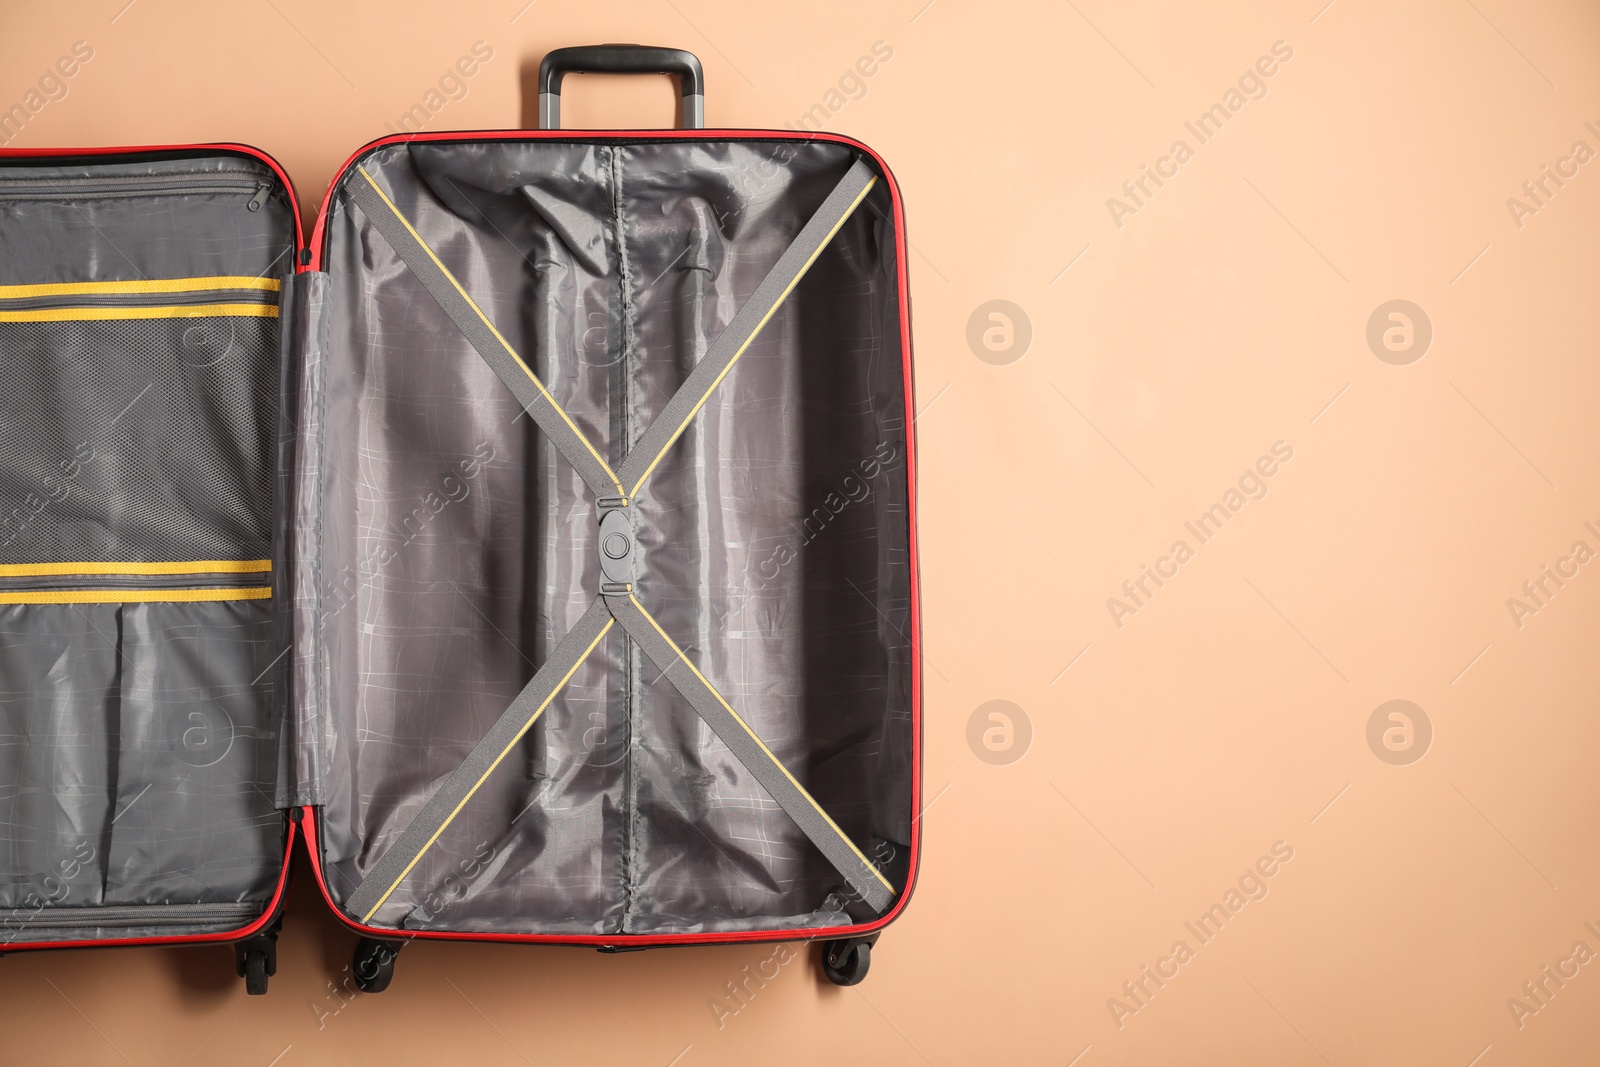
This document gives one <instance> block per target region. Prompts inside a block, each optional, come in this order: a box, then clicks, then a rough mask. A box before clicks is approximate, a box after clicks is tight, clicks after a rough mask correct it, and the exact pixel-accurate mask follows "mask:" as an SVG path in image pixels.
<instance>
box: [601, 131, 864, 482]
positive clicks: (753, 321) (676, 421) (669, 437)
mask: <svg viewBox="0 0 1600 1067" xmlns="http://www.w3.org/2000/svg"><path fill="white" fill-rule="evenodd" d="M876 180H877V179H876V178H874V177H873V175H872V170H871V168H870V167H868V166H867V165H866V163H864V162H862V161H861V160H859V159H858V160H856V162H855V163H854V164H853V165H852V166H851V167H850V170H849V171H847V172H846V173H845V176H844V177H843V178H841V179H840V180H839V184H838V185H836V186H834V187H833V192H831V193H829V194H828V198H827V199H826V200H824V201H823V202H822V206H821V207H819V208H817V210H816V213H815V214H813V215H812V216H811V218H810V219H809V220H808V221H807V222H806V224H805V226H804V227H803V228H802V229H801V230H800V233H799V234H798V235H796V237H795V239H794V240H793V241H792V242H791V243H790V244H789V246H788V247H787V248H785V249H784V251H783V255H781V256H779V257H778V262H776V263H774V264H773V265H772V269H771V270H769V271H768V272H767V275H766V277H764V278H762V279H761V284H760V285H758V286H756V291H755V292H753V293H751V294H750V298H749V299H748V300H746V301H745V302H744V303H743V304H741V305H740V306H739V310H738V312H737V313H736V314H735V315H734V316H733V319H732V321H730V322H729V323H728V325H727V326H726V327H725V328H724V329H723V331H722V333H721V334H719V335H718V337H717V339H716V341H715V343H713V344H712V346H711V348H710V350H709V351H707V352H706V354H705V355H703V356H701V357H700V360H699V362H697V363H696V364H695V367H694V370H693V371H691V372H690V374H689V377H688V378H686V379H685V380H684V383H683V385H681V386H680V387H679V388H678V391H677V392H675V393H673V394H672V399H671V400H669V401H667V404H666V406H665V407H664V408H662V409H661V414H659V415H657V416H656V418H655V421H654V422H652V423H651V424H650V428H649V429H648V430H646V431H645V432H644V436H642V437H640V438H639V440H638V441H637V442H635V444H634V445H633V447H632V448H631V449H630V450H629V452H628V457H627V458H626V459H625V460H623V461H622V469H621V470H620V471H618V472H617V474H618V475H619V477H621V479H622V485H623V488H624V489H625V490H626V491H627V492H628V493H630V494H632V493H637V492H638V491H639V488H640V487H641V485H642V483H643V481H644V479H645V478H646V477H647V475H648V473H649V471H650V470H651V468H652V467H653V466H654V465H655V464H656V462H657V460H659V459H660V458H661V454H662V453H663V452H665V451H666V450H667V449H669V448H671V447H672V444H673V442H674V441H676V440H677V439H678V435H679V434H681V433H682V432H683V431H684V430H685V429H687V428H688V422H689V419H690V418H691V417H692V416H693V414H694V412H695V411H697V410H698V409H699V406H700V405H701V403H703V402H704V401H705V400H706V399H707V397H708V395H709V393H710V391H711V390H712V389H713V388H714V387H715V384H716V381H717V379H718V378H719V377H720V376H721V375H722V374H724V373H726V371H727V370H728V367H729V366H730V365H731V364H732V363H733V361H734V360H735V359H737V358H738V356H739V354H740V353H741V352H743V351H744V349H745V347H746V345H748V344H749V342H750V341H751V339H752V338H753V337H754V336H755V334H756V332H757V331H758V330H760V329H761V327H762V325H763V324H764V323H765V322H766V320H767V316H768V315H770V314H772V312H773V309H774V308H776V307H777V306H778V305H779V303H780V302H782V300H783V298H784V297H785V296H787V295H788V294H789V290H790V289H791V288H792V287H793V286H794V284H795V283H796V282H797V281H799V279H800V278H802V277H803V276H804V274H805V271H806V270H807V268H808V267H809V266H810V264H811V260H812V259H813V258H814V257H815V256H816V255H817V253H818V251H819V250H820V249H821V248H822V246H823V245H825V244H826V243H827V242H828V241H829V240H830V239H831V238H832V237H833V232H834V230H836V229H838V227H839V225H840V224H841V223H842V222H843V221H844V220H845V218H847V217H848V215H849V213H850V212H851V211H852V210H853V209H854V207H855V204H856V201H857V200H859V199H860V197H861V194H862V193H863V192H865V191H866V189H867V187H868V186H869V185H871V184H872V182H874V181H876Z"/></svg>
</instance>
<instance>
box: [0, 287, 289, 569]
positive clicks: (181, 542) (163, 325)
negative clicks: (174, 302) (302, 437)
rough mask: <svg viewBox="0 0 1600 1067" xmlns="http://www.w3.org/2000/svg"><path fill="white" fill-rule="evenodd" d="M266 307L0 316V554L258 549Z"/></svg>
mask: <svg viewBox="0 0 1600 1067" xmlns="http://www.w3.org/2000/svg"><path fill="white" fill-rule="evenodd" d="M175 311H176V309H175ZM275 311H276V308H272V307H266V306H262V307H257V308H254V309H252V310H251V312H249V313H242V314H232V315H204V314H196V313H195V311H194V309H184V310H183V311H181V312H176V313H175V314H174V315H173V316H171V317H128V318H103V319H87V320H70V321H20V322H16V321H12V322H0V360H3V361H4V366H5V369H6V383H5V384H6V389H5V397H4V403H3V408H0V564H7V563H42V562H49V561H54V560H63V559H68V560H86V561H113V560H174V559H236V558H254V557H266V556H268V555H270V544H271V519H272V454H273V452H272V439H273V426H274V419H275V417H276V406H277V388H276V387H277V375H276V369H275V368H276V354H277V344H278V320H277V319H276V318H275V317H273V315H272V313H274V312H275Z"/></svg>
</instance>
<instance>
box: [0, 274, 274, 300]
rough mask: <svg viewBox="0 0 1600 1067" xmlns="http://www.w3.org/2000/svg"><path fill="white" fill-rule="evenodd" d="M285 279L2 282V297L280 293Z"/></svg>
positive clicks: (0, 292)
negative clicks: (231, 291)
mask: <svg viewBox="0 0 1600 1067" xmlns="http://www.w3.org/2000/svg"><path fill="white" fill-rule="evenodd" d="M282 287H283V283H281V282H280V281H278V279H276V278H246V277H240V276H236V275H231V274H230V275H224V276H222V277H217V278H155V279H148V278H147V279H140V280H138V281H131V282H46V283H44V284H40V285H0V300H13V299H20V298H22V297H29V296H93V295H96V294H100V293H200V292H204V291H205V290H207V289H259V290H261V291H262V292H264V293H276V292H278V291H279V290H280V289H282Z"/></svg>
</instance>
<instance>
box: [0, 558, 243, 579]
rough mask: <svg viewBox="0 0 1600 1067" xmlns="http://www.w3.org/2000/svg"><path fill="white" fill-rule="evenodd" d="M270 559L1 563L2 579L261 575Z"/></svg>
mask: <svg viewBox="0 0 1600 1067" xmlns="http://www.w3.org/2000/svg"><path fill="white" fill-rule="evenodd" d="M270 570H272V561H271V560H270V559H191V560H180V561H177V562H173V563H0V578H38V577H42V576H47V575H56V574H261V573H264V572H267V571H270Z"/></svg>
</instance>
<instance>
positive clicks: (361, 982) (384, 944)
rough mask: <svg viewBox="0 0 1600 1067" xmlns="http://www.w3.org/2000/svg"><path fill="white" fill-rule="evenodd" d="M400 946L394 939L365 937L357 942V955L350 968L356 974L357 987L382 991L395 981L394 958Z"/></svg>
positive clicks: (364, 989) (371, 991)
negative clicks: (384, 939)
mask: <svg viewBox="0 0 1600 1067" xmlns="http://www.w3.org/2000/svg"><path fill="white" fill-rule="evenodd" d="M399 954H400V946H399V945H398V944H396V943H395V942H393V941H379V940H377V939H376V938H372V937H363V938H362V939H361V940H360V941H358V942H356V952H355V957H354V959H352V960H351V961H350V970H351V972H352V973H353V974H354V975H355V976H356V988H357V989H359V990H361V991H362V992H363V993H382V992H383V991H384V990H385V989H388V988H389V983H390V982H392V981H394V958H395V957H396V956H398V955H399Z"/></svg>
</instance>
